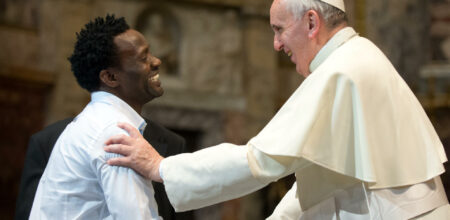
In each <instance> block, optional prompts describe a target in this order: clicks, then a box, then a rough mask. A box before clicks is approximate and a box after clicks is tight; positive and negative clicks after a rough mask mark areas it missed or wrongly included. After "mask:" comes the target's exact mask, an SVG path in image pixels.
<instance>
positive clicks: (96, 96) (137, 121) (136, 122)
mask: <svg viewBox="0 0 450 220" xmlns="http://www.w3.org/2000/svg"><path fill="white" fill-rule="evenodd" d="M91 100H92V102H101V103H106V104H108V105H114V107H115V108H116V109H117V110H119V111H120V112H122V113H123V114H124V115H125V116H127V118H129V119H130V121H129V122H130V123H131V124H132V125H133V126H134V127H136V128H138V130H139V132H141V134H142V133H143V132H144V129H145V126H147V123H146V122H145V120H144V119H143V118H142V117H141V116H140V115H139V114H138V113H137V112H136V111H135V110H134V109H133V108H131V106H129V105H128V104H127V103H126V102H124V101H123V100H122V99H120V98H119V97H117V96H115V95H113V94H111V93H108V92H105V91H96V92H92V93H91Z"/></svg>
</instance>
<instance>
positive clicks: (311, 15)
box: [306, 10, 322, 38]
mask: <svg viewBox="0 0 450 220" xmlns="http://www.w3.org/2000/svg"><path fill="white" fill-rule="evenodd" d="M306 15H307V19H308V37H310V38H314V37H316V36H317V35H318V34H319V29H320V27H321V25H322V20H320V16H319V14H318V13H317V12H316V11H314V10H309V11H307V12H306Z"/></svg>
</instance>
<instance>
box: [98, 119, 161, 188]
mask: <svg viewBox="0 0 450 220" xmlns="http://www.w3.org/2000/svg"><path fill="white" fill-rule="evenodd" d="M117 126H119V127H120V128H122V129H124V130H126V131H127V132H128V133H129V134H130V136H127V135H123V134H121V135H115V136H112V137H111V138H109V139H108V140H107V141H106V143H105V144H106V146H105V148H104V150H105V151H107V152H111V153H117V154H121V155H123V156H124V157H119V158H112V159H109V160H108V164H109V165H114V166H125V167H129V168H131V169H133V170H135V171H136V172H138V173H140V174H141V175H143V176H144V177H145V178H148V179H151V180H153V181H157V182H162V179H161V176H160V175H159V164H160V163H161V160H162V159H164V158H163V157H161V155H159V153H158V152H157V151H156V150H155V149H154V148H153V146H152V145H151V144H150V143H148V142H147V141H146V140H145V139H144V137H142V135H141V133H139V131H138V130H137V129H136V128H134V127H133V126H131V125H130V124H127V123H118V125H117Z"/></svg>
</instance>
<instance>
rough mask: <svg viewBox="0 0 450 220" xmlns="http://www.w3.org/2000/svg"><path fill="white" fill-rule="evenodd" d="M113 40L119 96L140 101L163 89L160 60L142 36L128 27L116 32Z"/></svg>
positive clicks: (141, 102) (162, 91)
mask: <svg viewBox="0 0 450 220" xmlns="http://www.w3.org/2000/svg"><path fill="white" fill-rule="evenodd" d="M114 43H115V44H116V46H117V48H118V56H119V60H120V66H119V67H118V68H117V69H118V74H117V77H118V80H119V82H120V86H119V88H118V90H119V91H118V92H119V93H120V95H121V98H122V99H124V100H125V101H126V102H127V103H128V104H131V105H134V104H138V105H142V104H145V103H146V102H148V101H150V100H152V99H153V98H156V97H160V96H161V95H162V94H163V93H164V90H163V88H162V87H161V81H160V80H159V66H160V65H161V61H160V60H159V59H158V58H156V57H154V56H152V54H151V53H150V48H149V45H148V43H147V42H146V40H145V38H144V36H143V35H142V34H141V33H139V32H138V31H136V30H133V29H130V30H127V31H126V32H124V33H122V34H120V35H117V36H116V37H115V38H114Z"/></svg>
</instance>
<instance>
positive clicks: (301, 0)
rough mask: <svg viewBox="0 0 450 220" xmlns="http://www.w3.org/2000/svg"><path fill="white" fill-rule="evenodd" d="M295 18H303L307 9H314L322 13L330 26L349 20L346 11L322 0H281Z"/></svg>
mask: <svg viewBox="0 0 450 220" xmlns="http://www.w3.org/2000/svg"><path fill="white" fill-rule="evenodd" d="M280 3H282V4H284V6H285V7H286V9H287V10H288V11H290V12H291V13H292V14H293V15H294V18H295V19H301V18H302V17H303V15H304V14H305V12H306V11H308V10H314V11H317V12H318V13H319V14H321V15H322V16H323V18H324V20H325V22H326V23H327V25H328V26H329V27H334V26H335V25H336V24H339V23H341V22H342V21H344V20H345V21H347V17H346V15H345V12H343V11H341V10H340V9H338V8H336V7H334V6H332V5H329V4H328V3H325V2H323V1H320V0H280Z"/></svg>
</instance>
